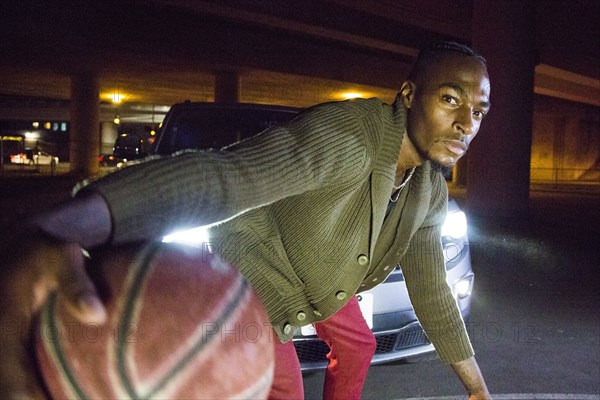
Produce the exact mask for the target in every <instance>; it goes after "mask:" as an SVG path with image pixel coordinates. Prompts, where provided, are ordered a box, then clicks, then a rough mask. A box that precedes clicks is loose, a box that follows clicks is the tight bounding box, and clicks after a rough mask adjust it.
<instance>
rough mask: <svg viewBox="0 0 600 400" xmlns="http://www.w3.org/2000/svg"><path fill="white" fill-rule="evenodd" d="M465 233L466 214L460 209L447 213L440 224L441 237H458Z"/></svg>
mask: <svg viewBox="0 0 600 400" xmlns="http://www.w3.org/2000/svg"><path fill="white" fill-rule="evenodd" d="M466 234H467V216H466V215H465V213H464V212H462V211H456V212H452V213H448V214H447V215H446V220H445V221H444V225H442V237H444V236H450V237H452V238H455V239H458V238H461V237H463V236H465V235H466Z"/></svg>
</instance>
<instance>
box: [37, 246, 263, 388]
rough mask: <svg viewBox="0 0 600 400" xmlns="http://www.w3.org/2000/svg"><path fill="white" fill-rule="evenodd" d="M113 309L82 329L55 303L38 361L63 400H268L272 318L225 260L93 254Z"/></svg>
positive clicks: (189, 254) (155, 252) (187, 254)
mask: <svg viewBox="0 0 600 400" xmlns="http://www.w3.org/2000/svg"><path fill="white" fill-rule="evenodd" d="M90 271H96V272H97V274H95V275H97V276H94V277H93V280H94V282H95V283H96V285H97V288H98V290H99V293H100V296H101V297H102V299H103V301H104V303H105V304H106V307H107V313H108V316H109V319H108V322H107V323H106V324H104V325H83V324H81V323H78V322H77V321H75V320H74V319H73V318H72V317H70V314H69V313H68V311H67V310H66V307H65V305H64V304H63V302H62V301H61V297H60V296H56V295H53V296H51V297H50V298H49V300H48V301H47V303H46V304H45V305H44V307H43V309H42V312H41V314H40V322H39V329H38V331H37V341H36V353H37V357H38V365H39V368H40V375H41V376H42V378H43V380H44V383H45V385H46V388H47V391H48V392H49V394H50V396H51V397H52V398H54V399H63V398H68V399H73V398H91V399H100V398H101V399H109V398H110V399H117V398H118V399H123V398H145V399H148V398H160V399H165V398H175V399H183V398H186V399H226V398H236V399H239V398H250V399H257V398H266V397H267V395H268V393H269V388H270V384H271V381H272V376H273V367H274V360H273V345H272V339H273V338H272V337H271V336H270V335H271V329H270V325H269V323H268V318H267V315H266V312H265V311H264V308H263V306H262V304H261V303H260V301H259V300H258V297H257V296H256V295H255V294H254V292H253V290H252V289H251V288H250V287H249V286H248V284H247V283H246V281H245V280H244V279H243V278H242V277H241V275H240V274H239V273H238V272H237V271H236V270H235V269H234V268H232V267H231V266H229V265H228V264H226V263H224V262H223V261H221V260H220V259H219V258H218V257H217V256H215V255H212V254H206V253H203V252H202V251H201V250H199V249H193V248H189V247H188V248H183V247H178V246H177V245H167V244H150V245H146V246H136V247H129V248H125V249H118V250H114V249H112V250H110V251H109V250H107V251H104V253H103V254H96V255H93V256H92V265H91V268H90Z"/></svg>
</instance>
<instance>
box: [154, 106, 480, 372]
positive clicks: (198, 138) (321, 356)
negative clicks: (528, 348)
mask: <svg viewBox="0 0 600 400" xmlns="http://www.w3.org/2000/svg"><path fill="white" fill-rule="evenodd" d="M297 112H298V110H297V109H293V108H287V107H277V106H269V105H258V104H231V105H223V104H215V103H190V102H186V103H181V104H176V105H174V106H173V107H172V108H171V110H170V111H169V113H168V114H167V115H166V117H165V120H164V121H163V125H162V128H161V129H160V131H159V133H158V136H157V139H156V140H155V142H154V147H153V149H152V151H151V152H152V153H153V154H163V155H166V154H171V153H173V152H175V151H178V150H182V149H186V148H195V149H206V148H219V147H222V146H225V145H227V144H230V143H232V142H234V141H237V140H240V139H243V138H246V137H248V136H251V135H254V134H256V133H258V132H261V131H262V130H264V129H266V128H268V127H270V126H273V125H276V124H278V123H281V122H285V121H288V120H290V119H291V118H293V117H294V115H295V114H296V113H297ZM193 231H194V233H193V234H192V235H187V234H186V232H189V231H185V232H176V233H174V234H173V235H169V236H168V237H165V241H180V242H184V243H187V244H190V243H191V244H193V243H194V241H196V242H197V243H204V242H208V241H209V238H207V237H206V236H202V235H200V234H199V231H198V229H196V230H193ZM442 244H443V247H444V255H445V259H446V270H447V280H448V283H449V285H450V287H451V288H452V290H453V292H454V295H455V297H456V301H457V303H458V305H459V307H460V310H461V312H462V314H463V317H464V318H466V317H467V316H468V314H469V309H470V304H471V293H472V288H473V279H474V276H473V272H472V270H471V257H470V253H469V246H468V240H467V220H466V216H465V214H464V213H463V212H462V211H460V209H459V207H458V205H457V204H456V202H455V201H453V200H452V199H450V201H449V204H448V215H447V217H446V223H445V224H444V227H443V229H442ZM357 296H358V298H359V300H360V303H359V304H360V305H361V309H362V310H363V314H364V316H365V319H366V320H367V323H369V326H371V327H372V330H373V332H374V334H375V337H376V339H377V349H376V351H375V356H374V358H373V363H382V362H386V361H392V360H406V361H418V360H422V359H429V358H433V357H435V356H436V355H435V350H434V348H433V345H431V343H430V342H429V340H428V339H427V336H425V334H424V332H423V330H422V329H421V326H420V324H419V322H418V321H417V318H416V316H415V313H414V310H413V308H412V306H411V303H410V300H409V298H408V293H407V291H406V285H405V282H404V277H403V275H402V269H401V266H400V265H398V266H397V267H396V269H395V270H394V272H392V274H390V276H389V277H388V278H387V280H386V281H385V282H383V283H382V284H380V285H378V286H377V287H375V288H374V289H372V290H369V291H367V292H363V293H360V294H358V295H357ZM294 344H295V345H296V350H297V352H298V356H299V358H300V363H301V366H302V369H303V370H311V369H318V368H323V367H325V366H326V365H327V359H326V354H327V351H328V348H327V346H326V345H325V343H323V342H322V341H320V340H319V339H318V337H317V336H316V335H315V333H314V329H312V326H311V325H308V326H305V327H303V328H302V329H299V330H298V331H297V332H296V336H295V337H294Z"/></svg>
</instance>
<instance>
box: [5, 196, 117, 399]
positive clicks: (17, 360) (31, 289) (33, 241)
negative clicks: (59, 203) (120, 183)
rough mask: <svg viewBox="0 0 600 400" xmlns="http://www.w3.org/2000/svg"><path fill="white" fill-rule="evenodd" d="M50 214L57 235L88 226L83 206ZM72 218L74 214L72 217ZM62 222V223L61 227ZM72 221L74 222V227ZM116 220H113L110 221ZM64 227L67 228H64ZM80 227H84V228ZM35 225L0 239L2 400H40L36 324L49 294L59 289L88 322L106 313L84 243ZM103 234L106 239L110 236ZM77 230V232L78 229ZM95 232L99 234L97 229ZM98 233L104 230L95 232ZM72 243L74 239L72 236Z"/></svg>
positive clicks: (100, 320) (77, 314)
mask: <svg viewBox="0 0 600 400" xmlns="http://www.w3.org/2000/svg"><path fill="white" fill-rule="evenodd" d="M74 203H75V206H76V207H71V206H67V207H65V208H63V209H62V210H58V211H55V212H53V213H50V214H47V216H45V219H43V220H41V221H42V222H44V223H47V225H46V226H47V227H50V228H52V229H55V230H56V231H61V232H63V233H64V232H68V234H69V235H77V231H76V229H79V228H80V227H82V226H84V225H92V226H90V229H93V224H89V222H88V223H87V224H84V225H82V224H81V219H79V221H76V219H77V217H78V214H80V213H81V212H84V210H85V207H81V201H79V202H78V201H75V202H74ZM69 213H71V214H69ZM57 221H58V222H57ZM69 221H74V222H73V224H71V225H70V226H68V225H69ZM109 221H110V220H109ZM61 224H62V225H64V226H65V228H64V229H61ZM78 224H79V225H78ZM42 226H43V223H42V224H39V223H38V224H32V225H31V226H28V227H27V228H25V229H24V230H22V231H20V232H16V233H15V232H11V233H12V234H11V235H10V237H8V235H7V234H6V233H3V235H2V236H5V237H1V238H0V245H1V248H0V296H2V299H1V300H0V398H2V399H20V398H23V399H25V398H40V397H43V396H42V394H41V393H42V392H41V390H40V387H39V382H38V381H37V378H36V374H35V371H36V370H35V365H33V362H32V360H33V358H32V349H31V337H32V336H31V334H32V328H33V326H32V321H34V317H35V315H36V313H37V312H38V310H39V309H40V307H41V306H42V305H43V304H44V302H45V301H46V298H47V297H48V294H49V293H50V292H52V291H53V290H57V291H58V292H59V295H60V296H62V297H64V300H66V301H65V303H66V304H67V308H68V309H69V311H71V313H72V314H73V315H74V316H75V317H76V318H77V319H78V320H80V321H81V322H83V323H97V324H102V323H104V322H105V320H106V311H105V309H104V307H103V305H102V303H101V302H100V300H99V298H98V296H97V293H96V290H95V287H94V285H93V284H92V282H91V281H90V279H89V277H88V276H87V274H86V272H85V257H84V255H83V251H82V248H81V247H80V245H79V244H76V243H72V242H68V241H65V237H63V238H62V239H53V238H52V237H53V236H54V235H52V234H51V233H48V232H49V231H50V232H52V229H44V231H45V232H46V234H42V233H41V230H40V227H42ZM108 226H109V228H108V230H107V229H103V230H101V231H102V234H103V235H104V236H106V231H108V232H110V224H109V225H108ZM74 227H75V229H74ZM92 232H94V231H93V230H92ZM95 232H96V233H97V232H98V230H96V231H95ZM66 238H69V236H67V237H66ZM86 240H87V242H88V243H90V242H91V243H93V244H99V243H101V240H100V239H98V238H93V239H92V240H90V239H86V238H85V237H83V238H82V241H81V243H85V242H86Z"/></svg>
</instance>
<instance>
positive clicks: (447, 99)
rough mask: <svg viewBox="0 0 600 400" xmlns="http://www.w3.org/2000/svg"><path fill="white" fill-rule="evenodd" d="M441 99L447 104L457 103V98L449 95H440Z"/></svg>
mask: <svg viewBox="0 0 600 400" xmlns="http://www.w3.org/2000/svg"><path fill="white" fill-rule="evenodd" d="M442 100H444V101H445V102H446V103H448V104H452V105H457V104H458V100H457V99H456V97H453V96H450V95H447V94H445V95H443V96H442Z"/></svg>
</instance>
